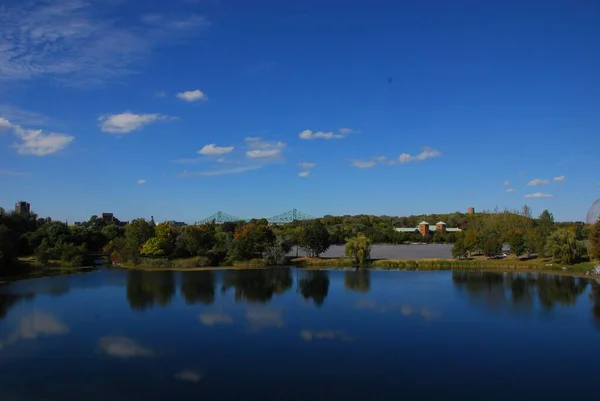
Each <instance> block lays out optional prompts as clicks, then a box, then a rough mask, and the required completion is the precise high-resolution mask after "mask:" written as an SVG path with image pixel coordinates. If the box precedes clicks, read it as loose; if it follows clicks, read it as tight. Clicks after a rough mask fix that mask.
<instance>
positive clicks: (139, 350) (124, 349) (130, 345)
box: [98, 336, 154, 359]
mask: <svg viewBox="0 0 600 401" xmlns="http://www.w3.org/2000/svg"><path fill="white" fill-rule="evenodd" d="M98 347H99V349H100V352H102V353H103V354H104V355H107V356H112V357H115V358H122V359H128V358H135V357H144V356H145V357H148V356H152V355H154V352H153V351H152V350H151V349H148V348H145V347H142V346H141V345H139V344H138V343H137V342H135V341H133V340H132V339H130V338H127V337H121V336H107V337H102V338H101V339H100V340H99V341H98Z"/></svg>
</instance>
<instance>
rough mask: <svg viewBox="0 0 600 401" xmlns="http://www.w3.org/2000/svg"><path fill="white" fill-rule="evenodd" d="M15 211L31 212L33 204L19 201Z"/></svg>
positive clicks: (17, 212)
mask: <svg viewBox="0 0 600 401" xmlns="http://www.w3.org/2000/svg"><path fill="white" fill-rule="evenodd" d="M15 213H16V214H20V215H24V214H29V213H31V205H30V204H29V203H27V202H23V201H21V202H17V203H15Z"/></svg>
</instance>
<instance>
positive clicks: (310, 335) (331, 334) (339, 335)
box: [300, 330, 354, 342]
mask: <svg viewBox="0 0 600 401" xmlns="http://www.w3.org/2000/svg"><path fill="white" fill-rule="evenodd" d="M300 337H301V338H302V339H303V340H304V341H312V340H340V341H344V342H349V341H353V340H354V339H353V338H352V337H350V335H348V333H346V332H344V331H341V330H337V331H334V330H324V331H311V330H302V331H301V332H300Z"/></svg>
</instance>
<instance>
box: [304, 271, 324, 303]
mask: <svg viewBox="0 0 600 401" xmlns="http://www.w3.org/2000/svg"><path fill="white" fill-rule="evenodd" d="M299 286H300V293H301V294H302V296H303V297H304V299H310V298H312V299H313V301H314V303H315V304H316V305H317V306H321V305H323V302H325V298H326V297H327V292H328V291H329V275H328V273H327V272H326V271H323V270H308V271H306V272H305V276H304V277H303V278H301V279H300V282H299Z"/></svg>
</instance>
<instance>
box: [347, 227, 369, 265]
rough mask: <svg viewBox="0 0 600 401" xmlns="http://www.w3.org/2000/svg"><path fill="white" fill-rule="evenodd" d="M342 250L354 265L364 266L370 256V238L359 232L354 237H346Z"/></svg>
mask: <svg viewBox="0 0 600 401" xmlns="http://www.w3.org/2000/svg"><path fill="white" fill-rule="evenodd" d="M344 250H345V253H346V256H349V257H351V258H352V262H353V263H354V264H355V265H359V266H364V265H365V264H367V262H368V261H369V259H370V258H371V240H369V239H368V238H367V237H365V235H364V234H362V233H360V234H359V235H357V236H356V237H352V238H348V239H346V246H345V247H344Z"/></svg>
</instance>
